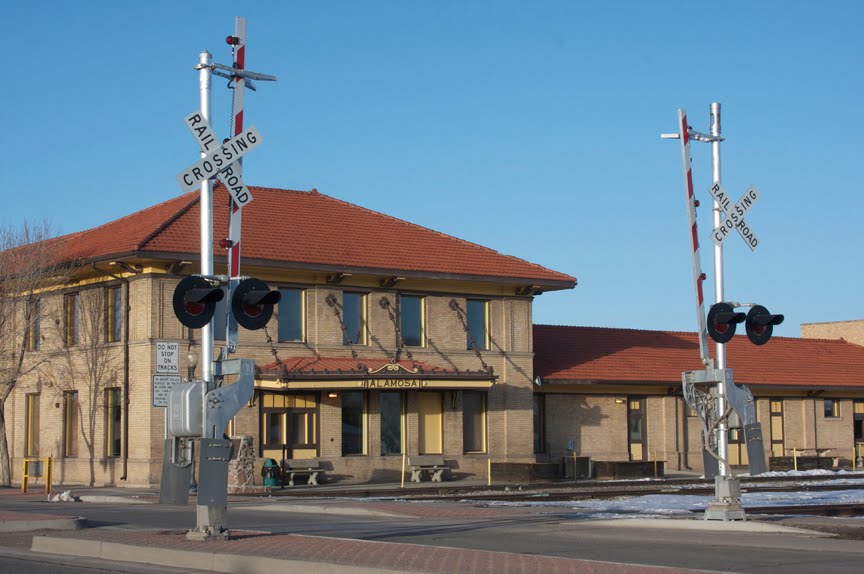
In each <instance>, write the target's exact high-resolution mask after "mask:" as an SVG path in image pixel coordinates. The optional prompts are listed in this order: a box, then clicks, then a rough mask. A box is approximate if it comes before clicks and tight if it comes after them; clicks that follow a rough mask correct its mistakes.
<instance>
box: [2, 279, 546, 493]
mask: <svg viewBox="0 0 864 574" xmlns="http://www.w3.org/2000/svg"><path fill="white" fill-rule="evenodd" d="M217 271H218V270H217ZM294 277H295V279H296V278H298V277H299V278H300V279H302V280H299V284H300V285H303V286H305V287H306V299H305V303H306V307H305V327H306V341H305V342H304V343H280V344H278V345H277V348H278V354H279V357H281V358H288V357H298V356H300V357H313V356H314V355H315V354H316V353H318V354H320V355H322V356H326V357H350V356H351V350H350V349H349V348H348V347H347V346H345V345H343V344H342V331H341V329H340V326H339V323H338V321H337V319H336V317H335V314H334V312H333V309H332V308H331V307H330V306H329V305H328V304H327V303H326V297H327V295H328V294H331V293H332V294H334V295H335V296H336V298H337V300H339V301H341V293H342V291H343V290H347V291H364V290H365V291H367V292H368V296H367V300H366V303H367V319H368V322H367V340H366V344H365V345H357V346H355V350H356V351H357V353H358V354H359V356H360V357H361V358H381V359H387V358H392V357H393V356H394V355H395V351H396V332H395V329H394V326H393V323H392V321H391V320H390V318H389V316H388V313H387V311H386V309H383V308H382V307H381V306H380V304H379V300H380V299H381V297H382V296H384V297H387V298H388V299H389V300H390V301H391V303H395V301H396V297H397V294H398V292H399V291H398V290H396V289H380V288H378V287H377V283H376V281H377V279H374V278H373V279H363V278H358V279H357V281H355V282H354V283H352V284H348V285H328V284H325V283H324V279H325V276H324V275H312V274H308V273H307V274H305V275H302V276H301V275H298V274H297V273H294ZM179 279H180V278H179V277H176V276H170V275H159V274H156V275H151V274H147V273H145V274H143V275H140V276H137V277H136V276H130V297H129V299H130V306H131V321H130V331H129V339H130V342H129V348H128V363H129V397H128V401H129V402H128V425H129V433H128V453H127V454H128V460H127V476H126V478H125V480H121V475H122V457H121V458H114V459H105V458H104V456H102V453H104V433H105V429H104V416H103V415H101V414H98V415H97V417H96V420H95V423H96V424H95V430H94V436H95V442H94V452H95V453H96V456H95V459H94V464H93V474H94V481H95V483H96V484H119V485H123V484H126V485H144V484H157V483H158V482H159V480H160V475H161V460H162V449H163V439H164V433H165V409H163V408H154V407H152V396H151V395H152V376H153V374H154V366H153V365H154V359H155V342H156V341H158V340H169V341H181V342H183V343H184V344H183V345H182V346H181V361H180V371H181V372H180V374H181V376H185V374H186V363H185V349H186V344H185V341H184V338H185V337H186V336H187V335H186V333H185V330H184V329H182V328H181V326H180V324H179V322H178V321H177V320H176V318H175V317H174V314H173V309H172V296H173V292H174V288H175V286H176V284H177V283H178V282H179ZM295 284H298V283H295V282H292V283H291V285H295ZM434 285H435V283H434V282H427V283H426V284H424V287H423V289H415V290H411V292H412V293H415V292H416V293H420V294H424V295H425V296H426V309H425V312H426V344H425V346H423V347H418V348H411V349H410V352H411V353H412V355H413V357H414V358H415V359H416V360H418V361H423V362H427V363H429V364H432V365H437V366H441V367H444V368H448V369H461V370H479V369H480V368H481V366H482V363H481V360H480V359H479V358H478V357H477V356H476V355H475V353H474V352H473V351H470V350H468V349H466V345H465V332H464V330H463V328H462V323H461V321H460V320H459V317H458V316H457V315H456V314H455V313H454V312H453V311H452V310H451V309H450V308H449V302H450V300H451V299H453V298H455V299H456V300H457V301H458V302H459V304H460V305H461V306H462V308H463V309H464V308H465V300H466V296H465V295H463V296H458V295H452V294H451V292H452V290H453V287H454V286H458V284H454V282H448V283H446V284H444V286H445V287H446V289H445V293H436V291H435V287H434ZM271 286H274V287H275V286H276V283H275V282H273V281H272V280H271ZM84 289H85V287H82V292H83V291H84ZM474 291H476V292H477V294H476V295H474V294H472V295H470V296H469V297H471V298H474V297H477V298H484V299H488V300H489V302H490V303H489V330H490V340H491V344H490V349H489V350H484V351H481V355H482V358H483V360H484V361H485V362H486V363H487V364H489V365H491V366H492V367H493V368H494V372H495V374H496V375H497V377H498V380H497V382H496V384H495V386H494V387H493V388H492V389H491V390H490V391H489V394H488V399H487V418H486V424H487V433H486V436H487V450H488V453H482V454H469V455H463V452H462V402H461V395H460V394H459V393H454V392H452V391H449V390H443V391H441V392H442V396H443V397H444V410H443V445H444V455H445V458H446V459H447V460H448V461H450V462H451V464H453V465H454V466H455V467H456V469H457V470H456V471H457V472H459V473H463V474H478V475H483V476H485V472H486V463H487V460H488V459H489V458H492V459H493V460H495V461H522V462H527V461H532V460H533V458H534V456H533V415H532V406H531V402H532V380H533V364H532V356H533V355H532V352H531V323H530V320H531V301H530V299H525V298H514V297H504V296H503V293H498V294H495V293H492V292H490V291H489V290H488V287H487V288H486V291H483V289H478V288H477V287H472V293H473V292H474ZM510 292H511V293H512V288H511V291H510ZM61 307H62V296H61V294H57V295H55V296H48V297H46V300H45V302H44V303H43V316H44V317H49V316H51V317H54V316H59V315H58V314H59V312H60V309H61ZM43 322H44V323H45V324H46V325H47V321H45V320H43ZM61 324H62V322H61ZM58 330H59V326H58ZM268 330H269V333H270V334H271V335H272V336H273V337H274V338H275V336H276V333H277V332H278V325H277V320H276V319H274V320H273V321H271V323H270V325H269V327H268ZM43 331H45V334H46V336H47V338H46V341H45V342H44V344H43V348H42V351H40V352H39V353H37V354H34V355H33V356H31V357H28V360H30V359H34V360H40V361H44V365H43V367H42V369H41V373H42V374H41V378H40V375H37V374H35V373H34V374H33V375H32V376H29V377H26V378H25V380H23V381H22V382H21V385H20V388H19V389H18V390H16V392H15V393H13V395H12V396H11V397H10V399H9V403H8V406H9V408H8V409H7V420H8V421H9V437H10V444H11V446H12V450H13V457H14V461H13V471H14V472H15V475H16V480H17V477H18V474H20V459H21V456H22V453H23V448H24V434H25V433H24V428H23V425H24V415H23V402H24V394H25V393H26V392H33V391H35V390H38V391H39V392H40V405H41V408H40V417H41V418H40V423H41V424H40V427H41V428H40V431H39V432H40V447H41V452H44V453H47V454H52V455H53V456H54V458H55V464H56V466H55V468H56V469H57V471H58V472H57V473H56V476H57V477H58V479H59V480H60V481H61V482H62V483H63V484H70V485H71V484H81V483H86V482H89V476H90V472H91V470H90V460H89V457H87V456H84V455H83V453H85V451H86V446H85V444H84V442H83V441H80V442H79V453H81V454H80V455H79V457H78V458H77V459H74V460H72V459H68V460H62V457H60V456H59V455H58V453H60V452H62V450H61V447H62V433H63V430H62V429H63V416H62V411H63V409H62V408H59V407H55V406H54V404H55V403H56V402H57V396H59V397H60V398H61V399H62V392H61V393H60V394H59V395H58V394H57V390H56V389H55V390H50V389H49V388H48V387H47V386H46V384H45V381H46V380H48V379H50V378H52V377H53V378H55V379H56V378H58V377H59V376H60V373H61V371H62V369H60V366H59V365H58V364H57V360H58V357H61V356H65V351H64V350H63V348H62V344H61V343H60V341H61V339H60V338H59V332H58V334H57V335H56V336H51V335H50V334H49V333H48V328H47V327H43ZM196 336H198V334H197V333H196ZM112 345H114V346H116V348H117V350H118V352H117V353H116V356H115V357H113V358H112V365H111V368H110V369H109V370H110V372H111V375H110V376H111V379H110V381H111V384H112V385H117V386H121V387H122V382H123V381H122V379H123V369H122V363H123V361H122V343H117V344H112ZM218 345H219V342H218V341H217V346H218ZM196 348H197V347H196ZM36 355H38V357H37V356H36ZM73 355H74V353H73ZM239 356H241V357H244V358H252V359H255V360H256V361H257V362H258V364H266V363H272V362H273V355H272V353H271V348H270V346H269V345H268V344H267V342H266V335H265V333H264V331H256V332H250V331H245V330H241V332H240V354H239ZM48 359H50V360H48ZM402 359H403V360H405V359H406V353H405V352H404V351H403V352H402ZM75 360H78V359H75ZM78 370H81V369H80V364H79V369H78ZM199 373H200V367H199ZM40 381H41V383H40ZM104 382H105V381H103V383H104ZM82 390H83V389H81V388H80V387H79V391H82ZM82 395H83V393H82ZM407 395H408V396H407V401H406V405H407V413H406V428H407V439H406V440H405V448H407V452H408V453H411V452H415V453H416V452H417V448H418V443H417V415H416V408H417V402H416V396H417V392H408V393H407ZM367 397H368V399H369V400H368V409H367V453H366V454H364V455H359V456H350V457H342V455H341V448H342V444H341V430H342V425H341V397H338V396H337V398H329V397H328V396H327V392H322V393H321V396H320V406H319V420H318V424H319V431H318V432H319V440H318V444H319V450H320V454H319V456H320V457H321V458H322V459H325V460H328V461H330V463H331V464H332V471H331V472H333V473H334V474H336V475H343V476H345V477H348V478H352V479H368V478H380V477H384V478H387V477H389V478H394V477H395V478H398V471H399V469H400V468H401V464H402V460H401V459H402V457H401V456H392V455H391V456H381V455H380V417H379V402H378V393H377V392H369V393H367ZM84 398H85V397H83V396H82V403H83V402H85V401H84V400H83V399H84ZM61 406H62V405H61ZM234 432H235V433H236V434H247V433H248V434H252V435H253V437H254V438H255V443H256V445H257V444H258V439H259V436H260V423H259V407H258V405H257V404H256V405H255V406H253V407H251V408H250V407H246V408H243V409H241V411H240V412H239V413H238V415H237V417H236V418H235V427H234ZM388 473H389V474H388ZM394 473H395V474H394ZM256 480H257V481H259V482H260V476H256Z"/></svg>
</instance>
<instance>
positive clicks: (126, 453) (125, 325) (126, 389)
mask: <svg viewBox="0 0 864 574" xmlns="http://www.w3.org/2000/svg"><path fill="white" fill-rule="evenodd" d="M90 265H92V266H93V269H95V270H96V271H99V272H100V273H103V274H105V275H107V276H109V277H112V278H114V279H117V280H118V281H122V282H123V286H124V289H123V406H124V408H123V457H122V460H123V474H122V475H120V480H126V477H127V475H128V472H129V317H130V315H131V310H132V305H131V304H130V303H129V279H127V278H126V277H121V276H119V275H114V274H113V273H111V272H110V271H106V270H104V269H100V268H98V267H96V264H95V263H91V264H90ZM138 273H140V271H138Z"/></svg>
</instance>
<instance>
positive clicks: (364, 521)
mask: <svg viewBox="0 0 864 574" xmlns="http://www.w3.org/2000/svg"><path fill="white" fill-rule="evenodd" d="M260 504H261V501H260V500H259V501H257V502H254V503H253V502H250V503H240V504H234V505H232V506H231V507H230V509H229V526H230V527H231V528H235V529H247V530H261V531H268V532H274V533H298V534H307V535H317V536H330V537H344V538H356V539H365V540H376V541H382V542H408V543H414V544H425V545H436V546H450V547H457V548H473V549H481V550H493V551H506V552H517V553H525V554H541V555H548V556H561V557H567V558H579V559H589V560H602V561H611V562H627V563H633V564H650V565H658V566H678V567H687V568H696V569H706V570H718V571H724V572H746V573H752V574H763V573H764V574H769V573H771V574H774V573H777V574H779V573H781V572H782V573H783V574H812V573H813V572H820V571H821V572H831V573H832V574H846V573H848V574H852V573H854V574H860V572H862V571H864V566H862V564H864V542H862V541H860V540H842V539H830V538H819V537H811V536H806V535H800V534H796V535H791V534H777V533H764V534H763V533H752V532H735V531H711V532H705V531H692V530H669V529H666V528H663V522H664V521H662V520H660V521H657V522H656V526H653V525H652V527H633V526H626V527H625V526H622V524H623V523H620V522H619V523H618V524H616V523H615V522H614V521H603V522H598V521H594V520H585V519H579V518H577V517H576V516H575V515H567V514H535V515H532V516H520V517H503V518H497V517H496V518H492V519H484V520H477V519H471V520H453V519H446V520H441V519H435V520H432V519H422V518H412V517H405V518H401V517H399V518H393V517H369V516H344V515H338V514H315V513H297V512H290V511H278V512H275V511H263V510H260V509H256V508H254V506H255V505H260ZM0 508H3V509H6V510H30V511H32V512H43V513H44V512H50V513H51V514H69V515H83V516H86V517H87V518H88V519H89V523H90V525H91V526H94V527H101V528H136V529H137V528H147V529H152V528H159V529H171V530H175V529H189V528H191V527H193V526H194V525H195V517H194V507H192V506H188V507H170V506H159V505H121V504H93V503H64V504H58V503H51V504H49V503H39V502H14V501H3V502H0ZM838 520H842V519H838ZM16 537H18V538H16ZM24 538H25V539H26V536H25V537H24ZM15 540H18V542H17V543H16V542H15ZM21 540H22V539H21V535H2V534H0V546H6V547H7V548H12V549H13V550H16V551H21V550H24V548H23V547H22V545H23V543H22V542H21ZM16 544H17V548H16ZM10 552H11V550H10ZM0 554H2V552H0ZM12 559H13V558H12V557H0V572H4V571H10V572H11V571H15V572H20V571H23V569H17V570H4V568H6V564H7V560H12ZM10 564H11V563H10ZM12 566H15V567H17V568H20V566H21V565H20V564H18V565H17V566H16V565H14V564H11V566H10V567H12ZM66 566H70V567H71V566H72V565H71V564H66ZM28 571H30V570H29V566H28ZM34 571H38V570H34ZM44 571H45V572H54V571H58V570H44ZM60 571H62V572H67V571H69V572H72V571H75V570H66V569H63V570H60ZM95 571H98V570H95ZM114 571H117V570H114ZM124 571H129V572H134V571H136V570H132V569H130V570H124ZM80 572H94V570H80Z"/></svg>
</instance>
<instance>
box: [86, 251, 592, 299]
mask: <svg viewBox="0 0 864 574" xmlns="http://www.w3.org/2000/svg"><path fill="white" fill-rule="evenodd" d="M197 255H198V254H197V253H183V252H164V251H140V250H135V251H127V252H119V253H112V254H107V255H98V256H94V257H91V258H88V259H85V260H84V261H85V262H87V263H89V262H91V261H92V262H95V263H98V262H102V261H110V260H114V259H119V258H122V257H141V258H150V259H164V260H171V259H190V258H194V257H196V256H197ZM213 260H214V262H216V263H222V264H225V263H227V257H225V256H221V255H216V256H214V257H213ZM243 264H244V265H246V266H255V267H271V268H277V269H303V270H308V271H320V272H322V273H334V272H343V273H346V272H347V273H354V274H367V275H381V276H390V275H394V274H397V273H398V274H399V275H400V276H403V277H414V278H422V279H438V280H454V281H481V282H483V283H497V284H503V285H517V286H518V285H528V284H530V285H536V286H538V287H540V288H541V290H543V291H558V290H563V289H573V288H574V287H576V285H577V281H576V279H575V278H574V279H573V280H572V281H571V280H564V279H561V280H555V279H538V278H536V277H497V276H491V275H468V274H461V273H439V272H436V271H416V270H405V269H388V268H384V267H381V268H378V267H352V266H344V265H328V264H321V263H299V262H288V261H274V260H272V259H252V258H244V259H243Z"/></svg>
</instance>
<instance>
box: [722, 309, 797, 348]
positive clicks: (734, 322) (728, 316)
mask: <svg viewBox="0 0 864 574" xmlns="http://www.w3.org/2000/svg"><path fill="white" fill-rule="evenodd" d="M733 305H737V306H739V307H740V306H741V305H740V304H739V303H734V304H730V303H715V304H714V305H711V308H710V309H709V310H708V321H707V323H708V325H707V326H708V334H709V335H710V336H711V338H712V339H714V340H715V341H716V342H718V343H728V342H729V341H731V340H732V337H734V336H735V327H737V326H738V325H739V324H740V323H744V328H745V329H746V330H747V338H748V339H750V342H751V343H753V344H754V345H764V344H765V343H767V342H768V341H769V340H770V339H771V335H772V333H773V332H774V325H779V324H780V323H782V322H783V319H784V317H783V315H772V314H771V313H770V312H769V311H768V309H766V308H765V307H763V306H762V305H752V306H751V307H750V311H749V312H748V313H747V314H746V315H745V314H744V313H741V312H736V311H735V307H734V306H733Z"/></svg>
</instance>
